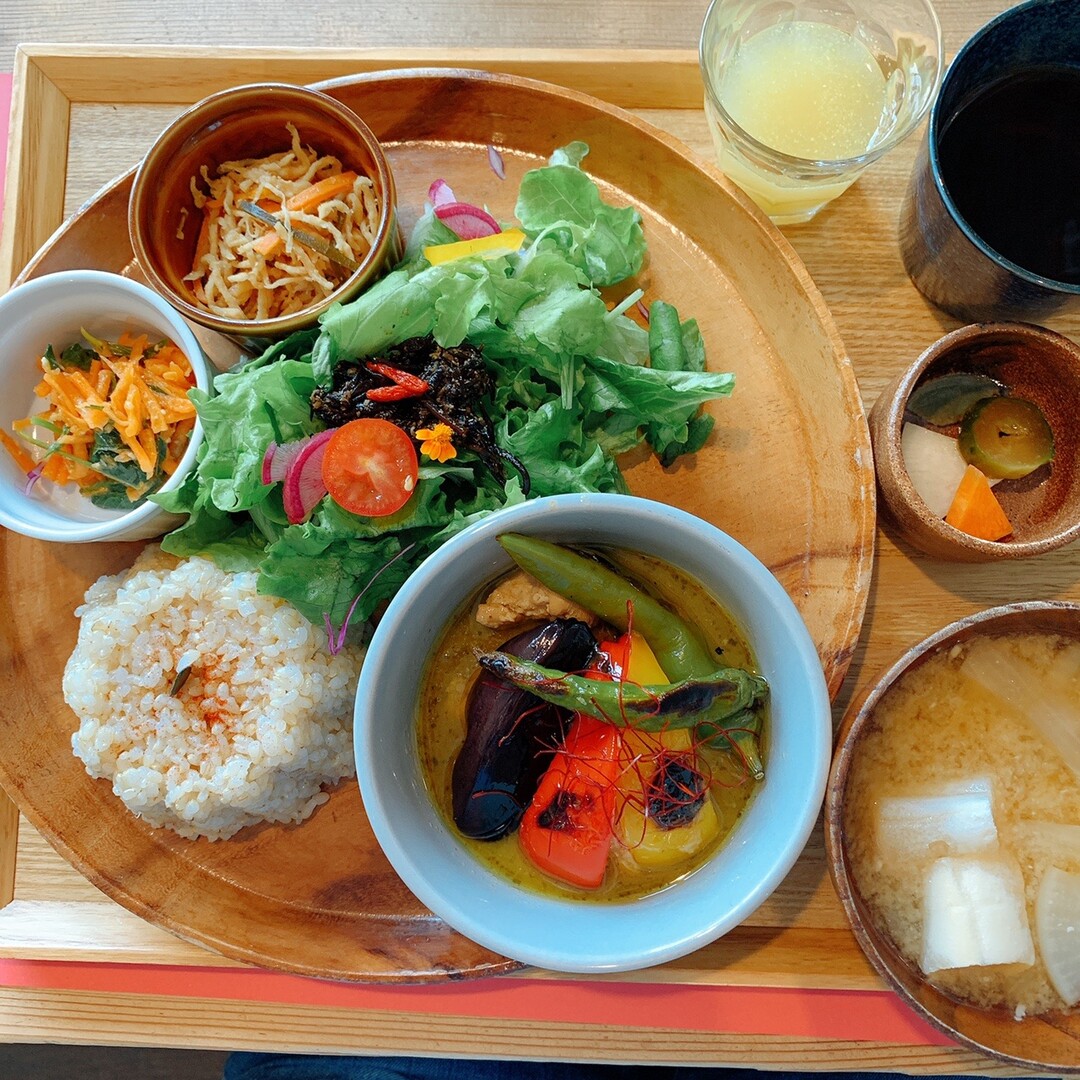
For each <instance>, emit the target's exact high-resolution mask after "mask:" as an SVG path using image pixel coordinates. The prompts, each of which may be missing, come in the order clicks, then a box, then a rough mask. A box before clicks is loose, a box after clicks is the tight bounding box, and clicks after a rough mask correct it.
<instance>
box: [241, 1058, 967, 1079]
mask: <svg viewBox="0 0 1080 1080" xmlns="http://www.w3.org/2000/svg"><path fill="white" fill-rule="evenodd" d="M780 1077H784V1080H829V1078H830V1077H832V1078H834V1080H909V1078H907V1077H901V1076H900V1075H899V1074H890V1073H759V1072H756V1071H754V1070H753V1069H724V1068H719V1067H718V1068H709V1067H706V1066H693V1065H692V1066H687V1067H685V1068H684V1067H678V1066H669V1065H655V1066H653V1065H588V1064H585V1065H577V1064H572V1063H566V1062H557V1061H475V1060H469V1059H466V1060H459V1059H452V1058H413V1057H317V1056H311V1055H307V1054H248V1053H235V1054H231V1055H230V1056H229V1059H228V1061H227V1062H226V1063H225V1075H224V1077H223V1080H779V1078H780ZM948 1080H976V1078H974V1077H963V1076H950V1077H949V1078H948Z"/></svg>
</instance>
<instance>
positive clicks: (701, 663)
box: [499, 533, 768, 780]
mask: <svg viewBox="0 0 1080 1080" xmlns="http://www.w3.org/2000/svg"><path fill="white" fill-rule="evenodd" d="M499 543H500V544H502V546H503V548H504V549H505V551H506V552H507V554H508V555H509V556H510V557H511V558H512V559H513V560H514V562H515V563H517V565H518V566H520V567H521V569H522V570H524V571H525V572H526V573H528V574H531V575H532V576H533V577H534V578H536V579H537V581H539V582H541V583H542V584H543V585H546V586H547V587H548V588H549V589H551V590H553V591H554V592H557V593H558V594H559V595H560V596H565V597H566V598H567V599H568V600H573V601H574V603H576V604H580V605H581V606H582V607H584V608H587V609H588V610H589V611H593V612H595V613H596V614H597V615H599V616H600V618H601V619H603V620H604V621H605V622H608V623H610V624H611V625H612V626H614V627H616V628H617V629H619V630H622V631H624V632H625V631H626V630H627V629H628V628H629V621H630V617H631V615H630V613H631V611H632V613H633V615H632V618H633V623H634V629H635V630H637V631H638V632H639V633H640V634H641V635H642V636H643V637H644V638H645V640H646V641H647V642H648V643H649V646H650V648H651V649H652V651H653V653H655V655H656V659H657V661H658V662H659V664H660V666H661V667H662V668H663V669H664V672H665V674H666V675H667V676H668V677H669V678H670V679H671V680H672V682H673V683H674V684H678V683H681V682H685V681H687V680H694V681H698V682H701V681H706V680H709V679H710V678H712V677H715V676H719V677H720V678H721V679H723V678H726V677H728V676H729V675H730V671H728V670H726V669H721V668H720V666H719V665H718V664H717V663H716V660H715V659H714V658H713V655H712V653H710V652H709V650H708V648H707V647H706V646H705V644H704V643H703V642H702V641H701V639H700V638H699V637H698V635H697V634H696V633H695V632H694V630H693V628H692V627H690V626H689V625H687V623H686V622H684V621H683V620H682V619H680V618H679V616H678V615H676V614H675V613H674V612H673V611H669V610H668V609H667V608H666V607H664V605H663V604H661V603H660V602H659V601H657V600H655V599H654V598H653V597H651V596H649V595H648V594H647V593H644V592H642V591H641V590H640V589H638V588H636V587H635V586H634V585H632V584H631V583H630V582H629V581H627V580H626V578H624V577H623V576H622V575H621V574H618V573H616V572H615V571H614V570H612V569H610V568H609V567H607V566H605V565H604V564H603V563H601V562H598V561H597V560H596V559H590V558H588V557H586V556H585V555H581V554H579V553H578V552H576V551H573V550H571V549H570V548H565V547H560V546H559V545H558V544H553V543H551V542H550V541H548V540H541V539H540V538H539V537H536V536H523V535H521V534H519V533H504V534H503V535H502V536H500V537H499ZM739 674H740V675H742V676H745V677H746V678H748V679H753V680H755V686H756V687H758V689H756V690H755V693H754V695H753V698H752V700H751V701H750V702H748V703H746V704H745V705H741V706H739V707H738V708H736V709H734V710H732V712H731V713H730V714H728V718H727V719H726V720H723V721H722V722H721V721H718V722H715V723H714V722H713V718H712V717H707V716H704V715H701V714H699V715H698V716H697V718H696V722H691V723H684V724H682V725H681V726H683V727H694V728H695V729H696V730H695V734H696V736H697V737H698V738H702V739H706V740H708V741H709V742H710V743H712V745H714V746H716V747H717V748H719V749H724V748H730V749H732V750H733V752H735V753H736V754H737V755H739V756H741V757H742V759H743V761H744V762H745V764H746V767H747V770H748V771H749V772H750V774H751V775H752V776H753V777H754V778H755V779H756V780H760V779H762V778H763V777H764V770H763V767H762V764H761V755H760V752H759V747H758V736H759V733H760V727H761V720H760V716H759V714H758V713H757V711H756V710H755V709H754V706H755V705H757V704H758V703H759V702H760V701H761V700H763V699H764V697H765V695H766V693H767V692H768V687H767V684H766V682H765V680H764V679H761V678H759V677H758V676H751V675H748V674H747V673H746V672H743V671H740V672H739ZM563 677H564V678H565V676H563ZM627 689H629V687H628V686H626V685H623V687H622V692H623V695H624V701H625V693H626V690H627ZM652 689H653V690H654V691H655V690H657V689H658V688H655V687H654V688H652ZM668 689H670V688H668ZM590 692H591V693H592V694H593V695H595V692H596V683H595V682H593V683H592V684H591V687H590ZM533 693H536V691H535V690H533ZM538 696H541V695H538ZM649 700H650V704H651V706H652V708H653V710H654V711H655V707H656V698H655V696H651V697H650V699H649ZM740 714H741V715H740ZM659 726H663V725H662V724H661V725H659ZM669 726H670V724H669ZM654 730H655V729H654Z"/></svg>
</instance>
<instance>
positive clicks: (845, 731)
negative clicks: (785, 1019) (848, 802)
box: [824, 600, 1080, 1074]
mask: <svg viewBox="0 0 1080 1080" xmlns="http://www.w3.org/2000/svg"><path fill="white" fill-rule="evenodd" d="M1037 612H1063V613H1064V612H1071V613H1072V614H1074V615H1076V616H1078V617H1080V602H1075V601H1070V600H1019V601H1015V602H1013V603H1009V604H1000V605H998V606H996V607H991V608H986V609H984V610H983V611H978V612H975V613H974V614H972V615H967V616H965V617H964V618H962V619H957V620H956V621H954V622H951V623H949V624H948V625H946V626H943V627H942V628H941V629H940V630H937V631H935V632H934V633H933V634H930V635H929V636H928V637H926V638H924V639H923V640H922V641H920V642H918V643H917V644H915V645H913V646H911V648H909V649H907V650H905V651H904V653H903V654H902V655H901V656H900V657H898V658H897V659H896V660H895V661H894V662H893V663H892V664H891V665H890V666H889V667H888V668H887V669H886V671H885V672H884V673H883V674H882V675H881V676H879V677H878V679H877V680H876V681H874V682H873V683H871V684H870V685H869V686H867V687H865V688H864V689H863V691H862V692H861V693H860V694H859V695H858V696H857V697H856V698H855V699H853V700H852V702H851V704H850V705H849V706H848V708H847V710H846V712H845V713H844V717H843V719H842V720H841V722H840V728H839V731H838V732H837V736H836V748H835V750H834V752H833V761H832V767H831V769H830V770H829V781H828V784H827V786H826V789H825V809H824V814H825V861H826V863H827V864H828V867H829V875H830V877H831V878H832V882H833V887H834V888H835V889H836V894H837V896H838V897H839V899H840V905H841V907H842V908H843V909H844V914H845V915H846V916H847V919H848V922H849V923H850V924H851V929H852V932H853V933H854V935H855V940H856V941H857V942H858V943H859V948H860V949H862V951H863V953H864V954H865V956H866V958H867V959H868V960H869V961H870V963H871V965H872V966H873V968H874V970H875V971H877V973H878V974H879V975H880V976H881V977H882V978H883V979H884V980H885V981H886V983H888V985H889V986H890V987H891V988H892V989H893V990H894V991H895V992H896V993H897V995H899V997H900V999H901V1000H902V1001H904V1002H905V1003H906V1004H907V1005H908V1006H909V1007H910V1008H912V1009H913V1010H914V1011H915V1012H916V1013H917V1014H918V1015H919V1016H920V1017H922V1019H924V1020H925V1021H927V1023H929V1024H930V1025H931V1026H932V1027H933V1028H935V1029H936V1030H938V1031H940V1032H942V1034H944V1035H948V1036H949V1038H950V1039H955V1040H956V1041H957V1042H958V1043H960V1044H961V1045H963V1046H966V1047H969V1048H970V1049H972V1050H977V1051H978V1052H979V1053H981V1054H985V1055H987V1056H988V1057H990V1058H993V1059H994V1060H996V1061H1002V1062H1006V1063H1008V1064H1010V1065H1019V1066H1021V1067H1024V1068H1033V1069H1048V1068H1052V1069H1056V1070H1059V1071H1061V1072H1065V1073H1069V1074H1074V1073H1075V1074H1080V1060H1078V1061H1077V1062H1076V1064H1071V1065H1070V1064H1062V1063H1060V1062H1052V1061H1040V1060H1038V1059H1036V1058H1026V1057H1021V1056H1018V1055H1016V1054H1009V1053H1006V1052H1004V1051H1002V1050H997V1049H995V1048H994V1047H992V1046H987V1045H986V1044H985V1043H981V1042H979V1041H978V1040H977V1039H974V1038H972V1037H971V1036H970V1035H965V1034H964V1033H963V1032H961V1031H959V1030H958V1029H956V1028H954V1027H953V1026H952V1025H950V1024H949V1023H947V1022H946V1021H945V1020H942V1019H941V1018H940V1017H939V1016H937V1015H936V1014H935V1013H934V1012H933V1011H931V1010H930V1009H929V1008H928V1007H927V1006H926V1005H925V1004H924V1003H923V1002H921V1001H919V999H918V998H916V997H914V996H913V995H912V994H911V992H910V991H909V990H908V988H907V987H906V986H905V985H904V983H903V982H902V980H901V979H899V978H898V976H897V975H896V974H895V973H894V971H893V968H892V966H891V965H890V964H889V962H888V961H887V960H886V958H885V957H884V956H883V955H882V953H881V951H880V950H879V949H878V947H877V944H876V942H875V940H874V938H873V936H871V933H870V930H869V929H868V927H867V925H866V922H865V921H864V919H863V916H862V912H861V911H860V905H859V899H860V897H859V892H858V889H857V888H856V886H855V883H854V881H853V880H852V875H851V866H850V864H849V862H848V858H847V849H846V846H845V844H844V828H843V812H844V796H845V794H846V790H847V782H848V777H849V774H850V772H851V765H852V761H853V758H854V752H855V747H856V745H857V743H858V741H859V737H860V736H861V734H862V731H863V729H864V728H865V727H866V726H867V724H868V723H869V722H870V720H871V719H872V717H873V715H874V711H875V710H876V709H877V707H878V705H879V704H880V703H881V700H882V698H884V697H885V695H886V694H887V693H888V692H889V691H890V690H891V689H892V688H893V687H894V686H895V684H896V682H897V681H898V680H899V679H900V678H901V677H902V676H903V675H905V674H906V673H907V672H908V671H909V670H911V669H912V668H914V667H916V666H918V665H919V664H921V663H922V662H923V661H924V660H926V659H928V658H929V657H930V656H931V655H932V654H933V653H935V652H937V651H938V650H939V649H941V648H943V647H945V646H946V645H949V644H951V643H953V642H955V641H957V640H962V639H966V638H967V637H969V636H972V635H973V634H974V633H976V632H978V631H979V630H980V629H982V628H984V627H986V626H988V625H993V624H994V623H996V622H998V621H1000V620H1003V619H1014V618H1016V617H1018V616H1023V615H1024V614H1028V613H1037ZM1077 638H1078V640H1080V629H1078V631H1077ZM874 930H875V932H877V933H880V934H882V935H883V936H884V932H883V931H878V930H877V928H876V927H874ZM919 978H920V979H922V980H925V976H923V975H922V973H921V972H920V973H919ZM938 992H939V993H942V994H943V996H945V997H948V995H945V994H944V992H943V991H938ZM949 1000H954V999H952V998H950V999H949ZM962 1004H964V1005H965V1006H966V1007H968V1008H974V1006H971V1005H969V1004H967V1003H966V1002H965V1003H962ZM988 1011H989V1010H988ZM1047 1015H1050V1016H1053V1015H1054V1014H1053V1013H1050V1014H1040V1015H1038V1016H1032V1017H1028V1018H1027V1019H1025V1020H1018V1021H1016V1023H1017V1024H1022V1023H1027V1022H1034V1021H1043V1022H1045V1021H1044V1018H1045V1016H1047Z"/></svg>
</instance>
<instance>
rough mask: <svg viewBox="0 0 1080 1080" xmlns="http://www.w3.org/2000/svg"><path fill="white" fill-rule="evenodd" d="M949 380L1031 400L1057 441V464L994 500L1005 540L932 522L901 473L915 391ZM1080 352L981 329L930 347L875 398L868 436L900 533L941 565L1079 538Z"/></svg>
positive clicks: (1038, 338)
mask: <svg viewBox="0 0 1080 1080" xmlns="http://www.w3.org/2000/svg"><path fill="white" fill-rule="evenodd" d="M949 372H967V373H981V374H986V375H989V376H991V377H992V378H995V379H997V380H998V381H999V382H1002V383H1004V384H1005V386H1006V387H1008V389H1009V392H1010V394H1012V395H1014V396H1016V397H1022V398H1027V399H1028V400H1030V401H1033V402H1035V404H1036V405H1038V406H1039V408H1040V409H1042V411H1043V415H1044V416H1045V417H1046V419H1047V421H1048V423H1049V424H1050V428H1051V430H1052V431H1053V434H1054V448H1055V456H1054V460H1053V462H1052V463H1051V464H1050V465H1049V466H1043V467H1042V468H1041V469H1039V470H1037V471H1036V472H1035V473H1033V474H1032V475H1031V476H1030V477H1028V478H1025V479H1024V480H1010V481H1003V482H1002V483H1001V484H999V485H998V486H997V487H996V488H995V494H996V495H997V496H998V500H999V502H1000V503H1001V505H1002V508H1003V509H1004V510H1005V512H1006V514H1007V515H1008V517H1009V520H1010V522H1011V523H1012V525H1013V534H1012V536H1010V537H1008V538H1006V539H1004V540H1001V541H997V542H994V541H989V540H980V539H977V538H975V537H973V536H968V535H967V534H966V533H963V532H960V531H959V530H958V529H954V528H953V527H952V526H951V525H947V524H946V523H945V521H944V519H943V518H939V517H936V516H935V515H934V514H933V513H932V512H931V511H930V509H929V508H928V507H927V505H926V503H925V502H923V500H922V498H921V497H920V496H919V495H918V494H917V493H916V491H915V488H914V486H913V485H912V482H911V478H910V476H909V475H908V471H907V469H906V468H905V466H904V458H903V453H902V451H901V443H900V438H901V431H902V429H903V426H904V415H905V409H906V407H907V402H908V399H909V398H910V396H911V393H912V391H913V390H914V389H915V388H916V386H918V385H919V384H920V383H922V382H924V381H925V380H927V379H929V378H932V377H934V376H937V375H944V374H946V373H949ZM1077 415H1080V347H1077V345H1076V344H1074V343H1073V342H1072V341H1070V340H1069V339H1068V338H1066V337H1063V336H1062V335H1061V334H1056V333H1054V332H1053V331H1051V330H1046V329H1044V328H1043V327H1040V326H1033V325H1031V324H1029V323H979V324H974V325H971V326H964V327H961V328H960V329H959V330H954V331H953V332H952V333H951V334H946V335H945V336H944V337H943V338H941V339H939V340H938V341H936V342H934V344H933V345H931V346H930V347H929V348H928V349H927V350H926V351H925V352H924V353H923V354H922V355H921V356H920V357H919V359H918V360H916V361H915V363H914V364H913V365H912V366H911V367H910V368H908V369H907V371H905V372H904V373H903V374H902V375H900V376H899V377H897V378H896V379H894V380H893V381H892V382H891V383H890V384H889V385H888V386H886V387H885V389H884V390H883V391H882V392H881V396H880V397H879V398H878V400H877V402H876V403H875V404H874V407H873V409H872V410H871V412H870V438H871V442H872V443H873V447H874V462H875V467H876V469H877V479H878V486H879V488H880V490H881V495H882V499H883V502H884V503H885V505H886V507H888V510H889V512H890V514H891V515H892V518H893V520H894V521H895V522H896V524H897V525H898V526H899V528H900V531H901V533H902V534H903V535H904V537H905V538H906V539H907V540H909V541H910V542H911V543H912V544H914V545H915V546H916V547H918V548H920V549H922V550H923V551H925V552H927V553H928V554H930V555H936V556H937V557H938V558H942V559H952V560H956V561H962V562H991V561H993V560H996V559H1020V558H1025V557H1027V556H1029V555H1038V554H1040V553H1041V552H1044V551H1050V550H1052V549H1053V548H1057V547H1061V546H1062V545H1063V544H1067V543H1069V542H1070V541H1072V540H1074V539H1076V537H1077V536H1078V535H1080V470H1078V468H1077V439H1078V429H1077V426H1076V417H1077Z"/></svg>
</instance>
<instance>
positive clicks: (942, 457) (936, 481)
mask: <svg viewBox="0 0 1080 1080" xmlns="http://www.w3.org/2000/svg"><path fill="white" fill-rule="evenodd" d="M900 449H901V452H902V453H903V456H904V468H905V469H906V470H907V474H908V476H909V477H910V478H911V483H912V486H913V487H914V488H915V491H916V492H917V494H918V496H919V498H920V499H922V501H923V502H924V503H926V506H927V509H928V510H929V511H930V513H931V514H933V515H934V517H940V518H943V517H944V516H945V515H946V514H947V513H948V512H949V507H950V506H952V501H953V496H954V495H955V494H956V489H957V488H958V487H959V486H960V481H961V480H963V478H964V471H965V470H966V469H967V462H966V461H964V459H963V457H962V456H961V454H960V448H959V447H958V446H957V444H956V440H955V439H953V438H951V437H950V436H948V435H942V434H941V433H940V432H937V431H931V430H930V429H929V428H924V427H919V425H918V424H905V425H904V427H903V430H902V431H901V433H900Z"/></svg>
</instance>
